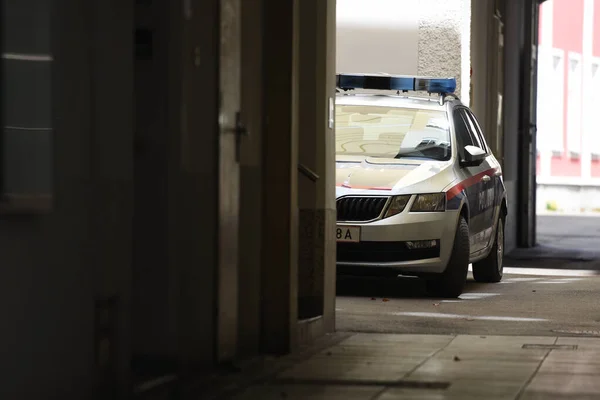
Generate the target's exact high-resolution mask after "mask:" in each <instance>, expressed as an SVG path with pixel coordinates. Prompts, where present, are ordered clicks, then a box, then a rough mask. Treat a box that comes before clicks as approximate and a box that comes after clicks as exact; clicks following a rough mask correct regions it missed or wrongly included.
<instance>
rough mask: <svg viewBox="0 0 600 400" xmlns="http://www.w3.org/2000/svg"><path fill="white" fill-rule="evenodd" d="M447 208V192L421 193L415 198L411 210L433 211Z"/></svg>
mask: <svg viewBox="0 0 600 400" xmlns="http://www.w3.org/2000/svg"><path fill="white" fill-rule="evenodd" d="M445 210H446V193H431V194H420V195H418V196H417V198H416V199H415V202H414V203H413V205H412V207H411V208H410V211H413V212H433V211H445Z"/></svg>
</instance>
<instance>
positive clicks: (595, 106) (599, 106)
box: [585, 58, 600, 160]
mask: <svg viewBox="0 0 600 400" xmlns="http://www.w3.org/2000/svg"><path fill="white" fill-rule="evenodd" d="M589 68H590V85H589V92H588V93H589V104H588V105H587V107H586V108H585V110H586V115H585V121H586V123H585V130H586V134H587V137H588V138H589V139H588V142H589V144H590V149H589V150H590V152H591V153H592V159H594V160H599V159H600V114H599V110H600V58H596V59H594V60H593V61H592V62H591V63H590V65H589Z"/></svg>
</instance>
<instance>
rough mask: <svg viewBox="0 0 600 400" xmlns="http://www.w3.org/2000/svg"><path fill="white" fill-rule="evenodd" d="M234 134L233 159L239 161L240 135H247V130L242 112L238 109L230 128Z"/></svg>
mask: <svg viewBox="0 0 600 400" xmlns="http://www.w3.org/2000/svg"><path fill="white" fill-rule="evenodd" d="M231 131H232V133H233V134H234V135H235V160H236V162H238V163H239V162H240V159H241V153H242V137H248V136H249V132H248V128H246V125H244V123H243V121H242V113H241V112H240V111H238V112H236V113H235V126H234V127H233V129H231Z"/></svg>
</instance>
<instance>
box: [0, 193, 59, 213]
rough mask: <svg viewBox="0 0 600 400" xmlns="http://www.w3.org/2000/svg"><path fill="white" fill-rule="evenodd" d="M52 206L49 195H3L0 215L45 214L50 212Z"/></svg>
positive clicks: (0, 201) (0, 202)
mask: <svg viewBox="0 0 600 400" xmlns="http://www.w3.org/2000/svg"><path fill="white" fill-rule="evenodd" d="M52 205H53V197H52V195H50V194H39V195H20V194H4V195H2V197H1V198H0V214H2V215H6V214H9V215H10V214H46V213H48V212H50V211H52Z"/></svg>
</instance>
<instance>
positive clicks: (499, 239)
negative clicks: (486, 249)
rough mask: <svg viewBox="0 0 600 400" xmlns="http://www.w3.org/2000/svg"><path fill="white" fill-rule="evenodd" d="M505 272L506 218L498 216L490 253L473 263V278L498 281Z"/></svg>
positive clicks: (481, 280)
mask: <svg viewBox="0 0 600 400" xmlns="http://www.w3.org/2000/svg"><path fill="white" fill-rule="evenodd" d="M503 274H504V218H503V217H502V215H501V216H500V217H499V218H498V227H497V228H496V238H495V240H494V246H493V247H492V250H490V254H488V256H487V257H486V258H484V259H483V260H481V261H477V262H476V263H473V278H475V280H476V281H477V282H487V283H496V282H500V281H501V280H502V275H503Z"/></svg>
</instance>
